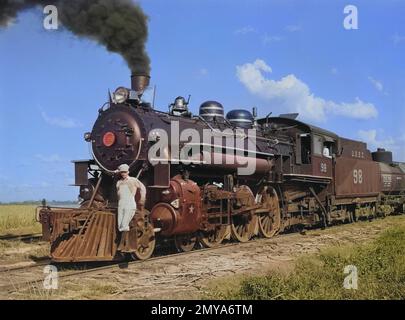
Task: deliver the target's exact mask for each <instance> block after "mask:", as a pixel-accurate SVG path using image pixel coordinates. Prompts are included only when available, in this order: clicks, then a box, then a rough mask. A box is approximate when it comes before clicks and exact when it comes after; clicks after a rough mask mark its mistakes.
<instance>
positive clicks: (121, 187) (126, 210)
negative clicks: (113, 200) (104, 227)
mask: <svg viewBox="0 0 405 320" xmlns="http://www.w3.org/2000/svg"><path fill="white" fill-rule="evenodd" d="M117 171H118V172H119V173H120V175H121V179H120V180H118V182H117V194H118V230H119V231H121V232H122V231H129V223H130V222H131V220H132V218H133V217H134V215H135V211H136V202H135V195H136V191H137V189H138V188H139V190H140V193H141V199H140V200H139V210H143V207H144V205H145V197H146V188H145V185H144V184H143V183H142V182H141V181H139V180H138V179H137V178H134V177H130V176H129V166H128V165H127V164H122V165H120V166H119V167H118V170H117Z"/></svg>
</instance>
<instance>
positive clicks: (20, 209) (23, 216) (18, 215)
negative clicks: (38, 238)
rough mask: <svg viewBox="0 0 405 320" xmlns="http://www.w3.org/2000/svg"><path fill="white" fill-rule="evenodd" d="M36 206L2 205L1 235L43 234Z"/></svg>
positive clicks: (0, 212)
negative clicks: (37, 218) (37, 217)
mask: <svg viewBox="0 0 405 320" xmlns="http://www.w3.org/2000/svg"><path fill="white" fill-rule="evenodd" d="M35 207H36V206H35V205H0V235H5V234H22V233H36V232H41V225H40V224H39V223H38V222H36V220H35Z"/></svg>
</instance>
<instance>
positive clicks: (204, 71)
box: [199, 68, 208, 77]
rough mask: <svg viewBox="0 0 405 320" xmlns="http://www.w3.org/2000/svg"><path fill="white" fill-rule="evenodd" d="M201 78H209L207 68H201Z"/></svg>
mask: <svg viewBox="0 0 405 320" xmlns="http://www.w3.org/2000/svg"><path fill="white" fill-rule="evenodd" d="M199 73H200V75H201V76H203V77H204V76H207V75H208V70H207V69H206V68H201V69H200V71H199Z"/></svg>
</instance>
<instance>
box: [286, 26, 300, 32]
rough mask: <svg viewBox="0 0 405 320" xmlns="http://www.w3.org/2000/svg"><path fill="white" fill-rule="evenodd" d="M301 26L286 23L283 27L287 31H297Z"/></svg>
mask: <svg viewBox="0 0 405 320" xmlns="http://www.w3.org/2000/svg"><path fill="white" fill-rule="evenodd" d="M301 29H302V28H301V26H299V25H288V26H286V27H285V30H287V31H288V32H297V31H301Z"/></svg>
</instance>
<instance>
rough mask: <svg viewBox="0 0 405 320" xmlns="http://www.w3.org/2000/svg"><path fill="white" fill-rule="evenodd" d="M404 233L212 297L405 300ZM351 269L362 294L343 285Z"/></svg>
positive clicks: (307, 260) (332, 251)
mask: <svg viewBox="0 0 405 320" xmlns="http://www.w3.org/2000/svg"><path fill="white" fill-rule="evenodd" d="M404 253H405V227H404V226H403V225H400V226H396V227H392V228H390V229H387V230H386V231H385V232H383V233H382V234H381V235H380V236H379V237H378V238H377V239H376V240H374V241H372V242H371V243H367V244H363V245H359V246H353V245H352V246H344V247H331V248H329V249H326V250H324V251H321V253H319V254H317V255H315V256H309V257H302V258H299V259H298V260H297V261H296V263H295V266H294V268H293V270H292V271H291V272H287V273H280V272H273V273H271V274H268V275H266V276H260V277H250V278H245V279H243V280H242V281H241V282H240V285H238V287H237V288H231V289H229V288H228V290H227V291H226V292H224V291H223V290H222V291H218V292H214V293H212V297H215V298H222V299H405V254H404ZM347 265H354V266H356V267H357V272H358V289H357V290H353V289H352V290H348V289H345V288H344V287H343V282H344V279H345V277H346V276H347V275H348V274H345V273H344V268H345V266H347Z"/></svg>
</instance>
